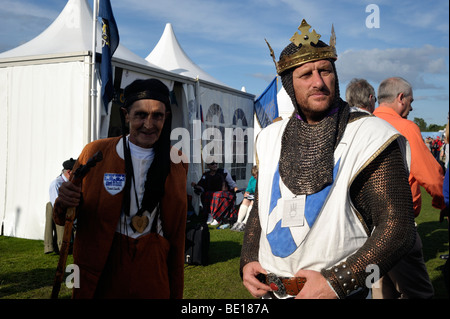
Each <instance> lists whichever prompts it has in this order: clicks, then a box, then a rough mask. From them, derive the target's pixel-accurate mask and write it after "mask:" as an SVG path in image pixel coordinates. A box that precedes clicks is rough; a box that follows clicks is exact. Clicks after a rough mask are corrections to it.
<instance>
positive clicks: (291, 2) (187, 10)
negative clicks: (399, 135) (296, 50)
mask: <svg viewBox="0 0 450 319" xmlns="http://www.w3.org/2000/svg"><path fill="white" fill-rule="evenodd" d="M66 3H67V1H66V0H21V1H17V0H0V52H3V51H6V50H9V49H12V48H14V47H16V46H18V45H20V44H22V43H24V42H27V41H28V40H31V39H32V38H34V37H35V36H37V35H38V34H39V33H40V32H42V31H43V30H44V29H45V28H47V26H49V25H50V24H51V23H52V22H53V20H54V19H55V18H56V17H57V16H58V14H59V13H60V12H61V10H62V9H63V8H64V6H65V5H66ZM89 4H90V5H91V6H92V0H89ZM111 4H112V7H113V11H114V15H115V17H116V21H117V24H118V27H119V33H120V37H121V43H122V44H123V45H125V46H126V47H127V48H128V49H130V50H131V51H133V52H134V53H136V54H137V55H139V56H141V57H143V58H145V57H146V56H147V55H148V54H149V53H150V52H151V50H152V49H153V48H154V46H155V45H156V44H157V42H158V40H159V38H160V37H161V35H162V33H163V31H164V27H165V25H166V23H169V22H170V23H171V24H172V26H173V29H174V31H175V34H176V36H177V38H178V41H179V42H180V44H181V46H182V47H183V49H184V51H185V52H186V53H187V54H188V55H189V57H190V58H191V59H192V60H193V61H194V62H195V63H196V64H198V65H199V66H200V67H201V68H203V69H204V70H205V71H206V72H207V73H209V74H210V75H212V76H213V77H215V78H216V79H218V80H219V81H221V82H223V83H225V84H227V85H228V86H230V87H232V88H235V89H239V90H240V89H241V87H242V86H245V87H246V90H247V92H249V93H252V94H254V95H256V96H258V95H259V94H261V93H262V92H263V91H264V89H265V88H266V86H267V85H268V84H269V82H270V80H272V79H273V77H274V76H275V67H274V65H273V61H272V59H271V57H270V55H269V51H268V49H267V46H266V43H265V41H264V39H265V38H266V39H267V40H268V41H269V43H270V44H271V46H272V48H273V49H274V51H275V55H276V56H277V57H278V56H279V54H280V52H281V51H282V49H283V48H284V47H285V46H286V45H287V44H288V43H289V38H290V37H291V36H292V35H293V34H294V32H295V31H297V27H298V26H299V25H300V22H301V20H302V19H303V18H305V19H306V20H307V22H308V23H309V24H310V25H311V26H312V28H313V29H315V30H316V32H317V33H319V34H321V35H322V37H321V40H323V41H325V42H327V43H328V41H329V38H330V33H331V24H334V29H335V32H336V37H337V45H336V47H337V51H338V61H337V62H336V66H337V70H338V76H339V81H340V88H341V96H344V94H345V88H346V86H347V84H348V82H349V81H350V80H351V79H352V78H354V77H358V78H365V79H367V80H368V81H369V82H370V83H371V84H372V85H373V86H374V88H375V90H377V89H378V85H379V83H380V82H381V81H382V80H383V79H385V78H387V77H390V76H402V77H404V78H405V79H407V80H408V81H409V82H410V83H411V84H412V85H413V89H414V99H415V101H414V102H413V105H412V106H413V112H411V113H410V115H409V119H411V120H413V119H414V117H420V118H423V119H424V120H425V121H426V122H427V123H428V124H430V123H436V124H439V125H443V124H445V123H446V122H447V119H448V111H449V110H448V108H449V2H448V0H433V1H416V0H399V1H388V0H369V1H355V0H316V1H311V0H309V1H305V0H227V1H219V0H164V1H156V0H152V1H150V0H149V1H142V0H111ZM369 5H376V8H377V9H379V11H378V10H377V11H373V10H370V9H371V8H372V7H371V6H369ZM368 6H369V7H368ZM366 10H367V11H366ZM377 13H379V15H377ZM377 16H379V20H377V19H375V20H373V19H369V20H370V21H369V22H372V24H373V25H374V26H375V27H373V28H369V27H368V25H367V23H366V20H368V18H371V17H375V18H376V17H377ZM378 21H379V25H377V22H378ZM369 26H370V25H369Z"/></svg>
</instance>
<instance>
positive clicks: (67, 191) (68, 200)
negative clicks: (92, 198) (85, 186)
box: [56, 181, 81, 209]
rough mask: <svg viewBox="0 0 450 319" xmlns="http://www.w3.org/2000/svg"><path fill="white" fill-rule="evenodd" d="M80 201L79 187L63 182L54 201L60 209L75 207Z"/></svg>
mask: <svg viewBox="0 0 450 319" xmlns="http://www.w3.org/2000/svg"><path fill="white" fill-rule="evenodd" d="M80 199H81V186H76V185H75V184H73V183H72V182H70V181H69V182H64V183H62V185H61V187H60V188H59V193H58V198H57V199H56V201H57V202H58V204H59V205H60V207H61V208H63V209H66V208H69V207H77V206H78V205H79V204H80Z"/></svg>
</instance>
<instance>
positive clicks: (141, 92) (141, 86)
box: [123, 79, 170, 111]
mask: <svg viewBox="0 0 450 319" xmlns="http://www.w3.org/2000/svg"><path fill="white" fill-rule="evenodd" d="M124 99H125V102H124V105H123V106H124V107H125V108H127V109H128V108H129V107H130V106H131V105H132V104H133V103H134V102H136V101H138V100H143V99H150V100H157V101H161V102H162V103H164V104H165V106H166V111H169V109H170V99H169V89H168V88H167V86H166V85H165V84H164V83H162V82H161V81H160V80H157V79H147V80H135V81H134V82H133V83H131V84H130V85H128V86H127V87H126V88H125V90H124Z"/></svg>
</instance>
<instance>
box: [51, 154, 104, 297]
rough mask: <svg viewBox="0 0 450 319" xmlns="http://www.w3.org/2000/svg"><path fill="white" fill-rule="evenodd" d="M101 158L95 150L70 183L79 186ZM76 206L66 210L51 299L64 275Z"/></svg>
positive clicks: (59, 286) (57, 292)
mask: <svg viewBox="0 0 450 319" xmlns="http://www.w3.org/2000/svg"><path fill="white" fill-rule="evenodd" d="M102 159H103V154H102V152H101V151H99V152H97V153H95V154H94V156H92V157H91V158H90V159H89V160H88V161H87V163H86V164H85V165H81V166H80V167H78V168H77V170H76V171H75V173H74V174H73V176H72V179H71V181H72V183H74V184H75V185H77V186H79V185H81V181H82V180H83V178H84V177H85V176H86V174H87V173H88V172H89V170H90V169H91V168H92V167H94V166H95V165H96V164H97V163H98V162H100V161H101V160H102ZM76 209H77V208H76V207H69V208H68V209H67V211H66V223H65V225H64V235H63V241H62V245H61V249H60V251H59V261H58V266H57V267H56V275H55V282H54V284H53V290H52V296H51V298H52V299H58V294H59V290H60V288H61V282H62V279H63V276H64V270H65V268H66V261H67V255H68V253H69V245H70V239H71V237H72V227H73V221H74V219H75V212H76Z"/></svg>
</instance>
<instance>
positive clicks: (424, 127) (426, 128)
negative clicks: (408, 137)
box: [413, 117, 445, 132]
mask: <svg viewBox="0 0 450 319" xmlns="http://www.w3.org/2000/svg"><path fill="white" fill-rule="evenodd" d="M413 122H414V123H416V124H417V126H418V127H419V128H420V131H421V132H438V131H440V130H443V129H445V124H444V125H437V124H430V125H428V124H427V122H425V120H424V119H423V118H420V117H415V118H414V121H413Z"/></svg>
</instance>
